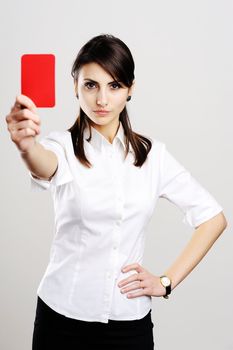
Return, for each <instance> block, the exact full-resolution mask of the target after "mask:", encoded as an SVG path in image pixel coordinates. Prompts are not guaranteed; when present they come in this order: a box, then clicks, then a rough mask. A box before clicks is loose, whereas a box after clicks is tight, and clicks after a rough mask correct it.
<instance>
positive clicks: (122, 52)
mask: <svg viewBox="0 0 233 350" xmlns="http://www.w3.org/2000/svg"><path fill="white" fill-rule="evenodd" d="M92 62H95V63H97V64H99V65H100V66H101V67H102V68H103V69H104V70H105V71H106V72H107V73H109V74H110V75H111V76H112V77H113V79H115V80H117V81H121V82H122V83H123V84H124V85H125V86H127V87H131V85H132V84H133V80H134V60H133V57H132V54H131V52H130V50H129V48H128V47H127V46H126V44H125V43H124V42H123V41H121V40H120V39H119V38H116V37H114V36H113V35H110V34H101V35H98V36H95V37H93V38H92V39H90V40H89V41H88V42H87V43H86V44H85V45H84V46H83V47H82V48H81V49H80V51H79V53H78V55H77V57H76V59H75V61H74V63H73V66H72V70H71V75H72V77H73V78H74V82H77V81H78V74H79V70H80V69H81V68H82V66H83V65H85V64H87V63H92ZM119 120H120V121H121V123H122V126H123V129H124V133H125V136H126V153H125V157H126V156H127V154H128V152H129V143H130V144H131V146H132V148H133V150H134V155H135V161H134V165H135V166H138V167H141V166H142V165H143V163H144V162H145V160H146V158H147V155H148V153H149V152H150V149H151V146H152V142H151V140H150V139H148V138H146V137H145V136H142V135H140V134H138V133H136V132H134V131H133V130H132V128H131V124H130V120H129V116H128V113H127V109H126V106H125V107H124V109H123V110H122V111H121V113H120V115H119ZM86 127H89V130H90V138H91V128H90V123H89V118H88V116H87V115H86V114H85V113H84V111H83V110H82V108H81V107H80V111H79V116H78V118H77V119H76V121H75V123H74V124H73V126H72V127H70V128H69V129H68V131H70V132H71V138H72V143H73V148H74V153H75V155H76V157H77V158H78V159H79V161H80V162H81V163H82V164H83V165H85V166H86V167H91V166H92V164H91V163H90V162H89V161H88V159H87V158H86V155H85V152H84V147H83V131H84V129H85V128H86ZM88 141H89V140H88Z"/></svg>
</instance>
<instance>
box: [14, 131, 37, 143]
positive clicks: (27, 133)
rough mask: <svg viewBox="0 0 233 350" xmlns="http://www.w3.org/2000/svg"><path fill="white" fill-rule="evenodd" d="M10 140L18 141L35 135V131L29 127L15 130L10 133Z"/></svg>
mask: <svg viewBox="0 0 233 350" xmlns="http://www.w3.org/2000/svg"><path fill="white" fill-rule="evenodd" d="M11 135H12V136H11V139H12V141H19V140H21V139H22V138H24V137H27V136H36V131H35V130H33V129H30V128H25V129H21V130H15V131H13V132H12V133H11Z"/></svg>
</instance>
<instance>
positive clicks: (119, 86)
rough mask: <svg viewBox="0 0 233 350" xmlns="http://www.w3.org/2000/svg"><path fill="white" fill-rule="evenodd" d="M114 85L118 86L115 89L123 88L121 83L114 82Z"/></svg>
mask: <svg viewBox="0 0 233 350" xmlns="http://www.w3.org/2000/svg"><path fill="white" fill-rule="evenodd" d="M112 86H116V88H114V89H113V90H117V89H120V88H121V85H120V84H119V83H112Z"/></svg>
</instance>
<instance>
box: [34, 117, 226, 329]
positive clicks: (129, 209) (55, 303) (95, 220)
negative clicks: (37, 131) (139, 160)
mask: <svg viewBox="0 0 233 350" xmlns="http://www.w3.org/2000/svg"><path fill="white" fill-rule="evenodd" d="M91 130H92V139H91V141H90V142H88V141H86V139H87V138H88V137H89V130H88V128H86V129H85V131H84V150H85V153H86V156H87V158H88V160H89V161H90V162H91V163H92V164H93V167H92V168H87V167H85V166H84V165H82V164H81V163H80V162H79V160H78V159H77V158H76V157H75V155H74V151H73V145H72V140H71V134H70V132H69V131H64V132H63V131H52V132H50V133H49V134H48V136H46V137H44V138H42V139H41V140H40V141H39V142H40V143H41V144H42V145H43V146H44V147H45V148H46V149H49V150H51V151H53V152H54V153H55V154H56V155H57V158H58V169H57V171H56V173H55V175H54V176H53V178H52V179H51V181H46V180H40V179H36V178H34V177H33V176H32V174H31V173H30V171H29V175H30V178H31V190H33V191H37V190H38V191H39V190H48V189H49V190H51V194H52V198H53V203H54V213H55V221H54V226H55V229H54V231H55V232H54V238H53V242H52V245H51V251H50V259H49V263H48V266H47V269H46V271H45V273H44V276H43V278H42V280H41V282H40V284H39V287H38V290H37V294H38V295H39V296H40V298H41V299H42V300H43V301H44V302H45V303H46V304H47V305H48V306H49V307H51V308H52V309H53V310H55V311H56V312H58V313H60V314H63V315H65V316H67V317H71V318H74V319H78V320H84V321H99V322H103V323H108V320H109V319H111V320H135V319H140V318H142V317H144V316H145V315H146V314H147V313H148V312H149V310H150V309H151V308H152V297H151V296H141V297H135V298H131V299H129V298H127V296H126V295H127V293H125V294H121V292H120V287H118V285H117V284H118V283H119V281H120V280H122V279H125V278H127V277H128V276H130V275H131V274H135V272H136V271H135V270H131V271H129V272H126V273H123V272H122V271H121V268H122V267H123V266H125V265H129V264H132V263H136V262H138V263H139V264H141V265H143V254H144V243H145V230H146V226H147V224H148V223H149V221H150V219H151V216H152V214H153V211H154V209H155V205H156V203H157V200H158V199H159V198H161V197H162V198H166V199H167V200H169V201H170V202H171V203H174V204H175V205H176V206H177V207H178V208H179V209H180V210H181V211H182V212H183V214H184V217H183V222H184V223H186V224H188V225H190V226H191V227H193V228H195V227H197V226H198V225H200V224H201V223H203V222H204V221H206V220H208V219H210V218H212V217H213V216H215V215H217V214H218V213H219V212H221V211H222V210H223V208H222V207H221V206H220V205H219V204H218V202H217V201H216V200H215V199H214V198H213V196H212V195H211V194H210V193H209V192H208V191H207V190H206V189H204V188H203V187H202V186H201V185H200V184H199V183H198V182H197V181H196V180H195V179H194V178H193V177H192V176H191V174H190V173H189V172H188V171H187V170H186V169H185V168H184V167H183V166H182V165H181V164H180V163H179V162H178V161H177V160H176V159H175V158H174V157H173V156H172V155H171V154H170V153H169V152H168V151H167V149H166V146H165V144H164V143H163V142H161V141H159V140H157V139H154V138H151V137H150V140H151V141H152V148H151V150H150V152H149V154H148V157H147V160H146V162H145V163H144V164H143V166H142V167H141V168H139V167H135V166H134V165H133V162H134V157H133V153H132V147H131V146H130V153H129V154H128V156H127V158H126V159H125V161H124V149H125V135H124V129H123V126H122V124H121V123H120V126H119V129H118V132H117V135H116V136H115V138H114V140H113V143H112V144H111V143H110V142H109V141H108V140H107V139H106V138H105V137H104V136H103V135H102V134H101V133H99V132H98V131H97V130H96V129H95V128H93V127H92V128H91ZM134 292H136V290H134V291H133V293H134Z"/></svg>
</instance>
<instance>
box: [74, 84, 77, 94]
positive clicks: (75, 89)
mask: <svg viewBox="0 0 233 350" xmlns="http://www.w3.org/2000/svg"><path fill="white" fill-rule="evenodd" d="M74 91H75V95H77V93H78V84H77V81H75V82H74Z"/></svg>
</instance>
